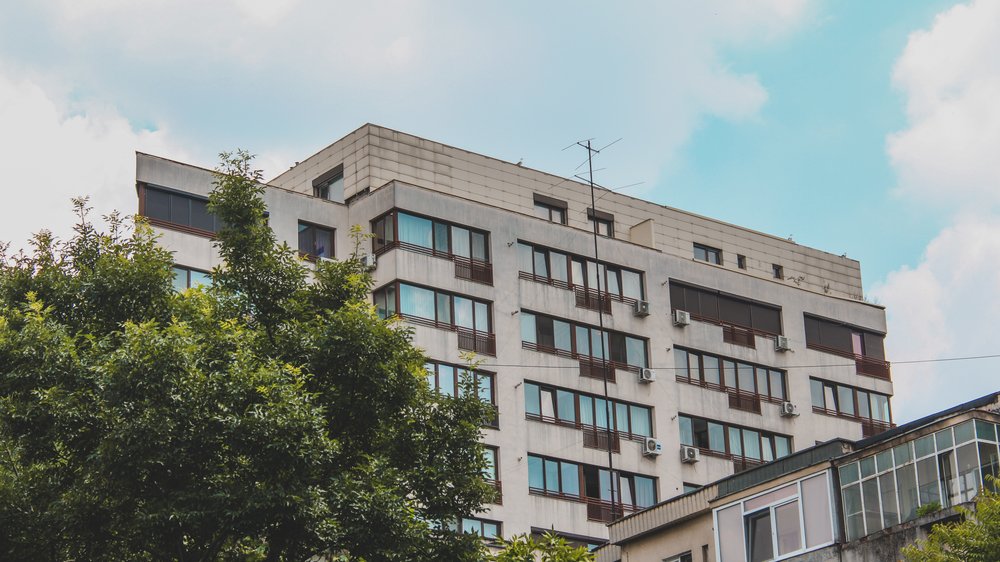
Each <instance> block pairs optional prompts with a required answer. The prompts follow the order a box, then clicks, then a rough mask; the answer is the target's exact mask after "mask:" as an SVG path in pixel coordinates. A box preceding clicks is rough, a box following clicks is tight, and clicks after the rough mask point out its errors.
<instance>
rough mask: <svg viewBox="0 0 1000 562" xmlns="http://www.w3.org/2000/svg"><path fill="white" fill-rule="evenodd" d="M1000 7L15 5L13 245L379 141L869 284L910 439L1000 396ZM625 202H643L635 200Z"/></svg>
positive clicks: (9, 13) (8, 122)
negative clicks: (664, 214)
mask: <svg viewBox="0 0 1000 562" xmlns="http://www.w3.org/2000/svg"><path fill="white" fill-rule="evenodd" d="M997 53H1000V0H969V1H965V2H956V1H954V0H948V1H945V0H880V1H879V2H870V1H863V0H846V1H844V0H839V1H835V0H754V1H744V0H728V1H721V0H720V1H710V0H709V1H699V2H689V1H686V0H664V1H657V2H653V1H647V2H640V1H633V2H613V3H612V2H596V1H573V2H571V1H569V0H562V1H556V0H554V1H551V2H532V1H527V0H522V1H506V2H467V1H464V0H452V1H449V0H436V1H421V0H409V1H404V0H372V1H370V2H334V1H319V0H316V1H311V0H213V1H206V0H197V1H196V0H36V1H32V2H17V1H16V0H0V178H2V180H0V192H2V193H3V195H4V205H3V207H2V212H0V240H6V241H10V242H11V248H13V249H17V248H22V247H25V246H26V245H27V244H28V241H29V239H30V236H31V234H32V233H34V232H37V231H38V230H40V229H43V228H44V229H49V230H52V231H53V232H55V233H56V234H58V235H62V236H65V235H66V234H68V232H69V229H70V226H71V224H72V222H73V215H72V212H71V205H70V198H71V197H74V196H78V195H89V196H90V198H91V199H90V202H91V205H92V206H93V207H94V211H93V213H94V215H102V214H105V213H107V212H109V211H110V210H112V209H119V210H122V211H124V212H134V210H135V208H136V199H135V190H134V173H135V170H134V168H135V164H134V162H135V156H134V153H135V151H137V150H138V151H142V152H149V153H153V154H157V155H161V156H165V157H168V158H173V159H177V160H180V161H184V162H188V163H192V164H197V165H202V166H205V167H213V166H214V164H215V163H216V162H217V160H218V156H217V155H218V153H219V152H221V151H225V150H232V149H234V148H237V147H239V148H246V149H248V150H250V151H251V152H253V153H255V154H257V163H258V166H260V167H261V168H263V169H264V171H265V177H273V176H275V175H277V174H278V173H280V172H281V171H283V170H285V169H287V168H288V167H289V166H291V165H292V164H294V163H295V161H297V160H302V159H304V158H305V157H306V156H308V155H310V154H312V153H314V152H315V151H316V150H318V149H320V148H322V147H323V146H326V145H327V144H329V143H330V142H332V141H333V140H335V139H337V138H339V137H341V136H343V135H344V134H346V133H348V132H350V131H352V130H354V129H356V128H357V127H359V126H360V125H362V124H364V123H366V122H372V123H377V124H380V125H384V126H387V127H391V128H394V129H397V130H401V131H405V132H408V133H412V134H415V135H418V136H421V137H425V138H429V139H433V140H436V141H439V142H443V143H446V144H450V145H453V146H458V147H462V148H465V149H468V150H472V151H475V152H479V153H483V154H488V155H490V156H494V157H497V158H501V159H504V160H509V161H514V162H516V161H519V160H523V161H524V164H525V165H526V166H530V167H533V168H538V169H541V170H544V171H547V172H551V173H555V174H558V175H563V176H571V175H573V174H574V173H577V170H576V168H577V166H578V165H579V164H580V162H581V161H582V159H583V158H584V157H585V155H584V154H582V153H581V152H580V151H574V150H563V148H564V147H566V146H567V145H571V144H572V143H573V142H574V141H577V140H580V139H587V138H593V139H595V140H594V142H595V144H596V145H597V146H604V145H607V144H609V143H611V142H613V141H616V140H618V139H620V140H619V141H618V142H617V143H615V144H614V145H613V146H611V147H609V148H607V149H606V150H604V151H602V153H601V154H600V155H599V156H598V160H597V162H596V167H597V169H598V171H597V175H596V180H597V181H598V182H599V183H600V184H602V185H605V186H608V187H611V188H615V189H617V188H623V189H621V192H622V193H626V194H629V195H633V196H637V197H642V198H645V199H649V200H652V201H655V202H657V203H662V204H665V205H670V206H674V207H679V208H681V209H685V210H689V211H693V212H695V213H699V214H704V215H707V216H711V217H714V218H718V219H721V220H725V221H728V222H732V223H735V224H739V225H742V226H746V227H749V228H753V229H756V230H760V231H763V232H767V233H770V234H774V235H778V236H781V237H791V238H792V239H794V240H795V241H796V242H798V243H800V244H805V245H808V246H812V247H816V248H819V249H822V250H826V251H829V252H831V253H834V254H838V255H839V254H844V253H846V254H847V255H848V256H850V257H852V258H854V259H858V260H860V261H861V264H862V271H863V280H864V285H865V292H866V295H865V296H866V298H867V299H868V300H870V301H872V302H876V303H879V304H881V305H884V306H886V307H887V315H888V328H889V336H888V339H887V353H888V356H889V358H890V359H891V360H892V361H894V363H895V364H894V366H893V379H894V383H895V397H894V399H893V409H894V417H895V420H896V421H897V422H905V421H908V420H911V419H914V418H916V417H919V416H921V415H925V414H928V413H932V412H934V411H937V410H941V409H944V408H946V407H948V406H951V405H954V404H956V403H959V402H962V401H965V400H969V399H972V398H975V397H978V396H981V395H983V394H986V393H988V392H992V391H996V390H1000V384H998V381H1000V378H998V376H997V374H996V373H998V372H1000V359H997V358H984V359H967V360H961V361H932V362H925V361H927V360H938V359H950V358H961V357H978V356H988V355H998V354H1000V338H998V337H997V335H996V333H997V331H996V329H995V328H994V325H995V323H996V319H998V318H1000V103H997V101H996V100H1000V56H996V55H997ZM625 186H630V187H625Z"/></svg>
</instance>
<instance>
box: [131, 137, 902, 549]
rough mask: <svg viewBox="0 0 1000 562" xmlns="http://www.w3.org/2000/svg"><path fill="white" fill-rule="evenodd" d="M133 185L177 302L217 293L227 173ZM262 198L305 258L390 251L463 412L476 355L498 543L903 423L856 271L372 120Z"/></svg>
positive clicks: (150, 160) (385, 305) (876, 311)
mask: <svg viewBox="0 0 1000 562" xmlns="http://www.w3.org/2000/svg"><path fill="white" fill-rule="evenodd" d="M136 175H137V177H136V181H137V192H138V196H139V211H140V213H141V214H143V215H145V216H146V217H148V218H149V221H150V222H151V223H152V224H153V225H154V227H155V228H156V230H157V231H158V232H159V234H160V235H161V239H160V240H161V243H162V244H163V245H164V246H165V247H167V248H168V249H170V250H172V251H173V252H174V256H175V260H176V263H177V268H176V272H177V278H176V279H177V284H178V286H179V287H184V286H189V285H191V284H194V283H199V282H204V281H205V278H206V277H205V272H207V271H208V270H210V269H211V268H212V267H214V266H216V265H219V257H218V255H217V253H216V252H215V251H214V250H213V247H212V236H213V233H214V231H215V228H216V225H215V222H214V219H213V218H212V217H211V215H209V214H208V213H207V211H206V209H205V199H206V197H207V195H208V193H209V192H210V191H211V188H212V180H213V176H212V173H211V172H210V171H209V170H207V169H204V168H200V167H197V166H193V165H188V164H183V163H179V162H174V161H170V160H167V159H163V158H159V157H156V156H152V155H146V154H138V155H137V165H136ZM264 197H265V201H266V203H267V205H268V209H269V211H270V218H269V220H270V223H271V226H272V228H273V229H274V231H275V233H276V234H277V236H278V238H279V239H281V240H285V241H287V242H288V243H289V244H290V245H292V246H293V247H298V249H299V250H300V252H302V253H303V254H304V255H307V256H310V257H313V258H339V257H344V256H347V255H349V254H350V253H351V252H352V251H353V250H354V246H353V244H354V242H353V241H352V240H351V239H350V237H349V236H348V232H349V229H350V227H351V226H352V225H360V226H361V227H362V229H363V230H365V231H366V232H371V233H372V234H374V236H373V238H372V240H371V247H370V248H368V247H366V248H365V251H366V252H368V253H369V259H370V260H371V264H372V265H373V266H374V270H373V273H374V276H375V279H376V285H375V290H374V291H373V295H372V299H373V302H374V303H375V306H376V307H377V309H378V311H379V313H380V314H382V315H384V316H390V315H397V316H399V317H401V318H402V319H403V320H404V321H405V322H408V323H410V324H412V325H413V326H414V329H415V335H414V343H415V344H416V345H417V346H419V347H420V348H422V349H423V350H424V351H425V353H426V356H427V361H428V362H427V367H428V381H429V384H432V385H434V386H435V387H436V388H438V389H439V390H440V391H441V392H446V393H454V392H456V381H457V380H458V377H459V376H460V373H462V372H463V370H464V366H465V365H466V363H465V361H464V360H463V353H464V352H467V351H471V352H475V353H476V354H477V355H478V357H479V359H481V360H482V363H481V365H480V366H479V368H478V371H477V372H476V373H475V376H476V378H477V380H478V381H479V383H480V388H481V390H480V395H481V396H482V398H483V399H484V400H488V401H490V402H491V403H493V404H494V405H495V406H496V409H497V416H496V419H495V420H494V423H493V424H491V425H490V426H489V427H486V428H484V430H483V433H484V438H483V439H484V442H485V443H486V445H487V446H488V451H489V455H490V457H491V460H492V466H493V468H492V470H491V471H490V474H488V475H487V478H488V479H490V480H492V481H493V482H495V484H496V486H497V488H498V489H499V490H501V492H502V493H501V496H500V497H501V499H500V500H499V501H498V503H497V504H495V505H490V506H488V507H487V509H486V511H485V512H483V513H480V514H475V515H474V516H471V517H466V518H463V519H462V520H461V522H460V523H461V526H462V528H464V529H465V530H466V531H469V532H477V533H480V534H482V535H483V536H484V537H485V538H487V539H489V538H490V537H492V536H495V535H504V536H509V535H513V534H518V533H528V532H540V531H542V530H553V531H556V532H558V533H560V534H562V535H564V536H566V537H568V538H571V539H573V540H575V541H578V542H580V543H584V544H592V545H596V544H600V543H603V542H605V541H606V540H607V538H608V530H607V527H606V525H607V523H609V522H610V521H612V520H614V519H617V518H620V517H621V516H623V515H626V514H629V513H632V512H634V511H636V510H639V509H642V508H646V507H649V506H651V505H653V504H655V503H657V502H660V501H662V500H665V499H667V498H671V497H674V496H677V495H679V494H683V493H685V492H688V491H691V490H693V489H696V488H698V487H699V486H703V485H705V484H708V483H710V482H714V481H716V480H718V479H720V478H723V477H726V476H729V475H732V474H734V472H739V471H743V470H746V469H747V468H751V467H754V466H756V465H758V464H761V463H764V462H768V461H771V460H774V459H778V458H782V457H784V456H787V455H789V454H791V453H793V452H795V451H798V450H800V449H804V448H807V447H811V446H812V445H813V444H815V443H816V442H818V441H826V440H829V439H831V438H835V437H843V438H848V439H860V438H863V437H868V436H872V435H875V434H877V433H879V432H882V431H884V430H887V429H889V428H890V427H891V426H892V416H891V411H890V406H889V398H890V396H891V395H892V383H891V380H890V372H889V364H888V363H887V362H886V361H885V357H884V351H883V338H884V335H885V312H884V310H883V308H882V307H879V306H876V305H872V304H870V303H866V302H864V300H863V298H862V296H861V295H862V294H863V290H862V285H861V273H860V265H859V264H858V262H857V261H854V260H851V259H849V258H847V257H844V256H836V255H832V254H828V253H825V252H822V251H819V250H815V249H812V248H808V247H805V246H801V245H799V244H796V243H794V242H792V241H790V240H786V239H783V238H778V237H774V236H770V235H767V234H763V233H759V232H755V231H752V230H748V229H745V228H741V227H739V226H735V225H731V224H727V223H724V222H720V221H717V220H713V219H710V218H707V217H702V216H698V215H695V214H692V213H688V212H684V211H681V210H678V209H673V208H670V207H665V206H661V205H658V204H654V203H651V202H648V201H644V200H641V199H636V198H633V197H628V196H626V195H622V194H619V193H614V192H611V191H607V190H599V191H598V193H597V198H596V199H597V204H596V208H593V207H592V205H591V195H590V191H589V186H586V185H583V184H581V183H579V182H575V181H569V180H567V179H565V178H561V177H558V176H554V175H550V174H547V173H544V172H540V171H537V170H532V169H529V168H525V167H522V166H520V165H517V164H512V163H508V162H503V161H500V160H497V159H494V158H490V157H488V156H483V155H480V154H475V153H472V152H469V151H465V150H462V149H459V148H454V147H451V146H446V145H443V144H440V143H437V142H433V141H429V140H425V139H422V138H419V137H415V136H413V135H409V134H406V133H402V132H398V131H394V130H391V129H387V128H384V127H379V126H376V125H371V124H368V125H364V126H363V127H361V128H359V129H357V130H356V131H354V132H352V133H350V134H348V135H347V136H345V137H344V138H342V139H340V140H338V141H336V142H334V143H333V144H331V145H330V146H328V147H326V148H324V149H322V150H320V151H319V152H317V153H316V154H314V155H312V156H310V157H308V158H306V159H305V160H303V161H301V162H299V163H298V164H297V165H296V166H294V167H293V168H291V169H290V170H288V171H287V172H285V173H283V174H281V175H279V176H278V177H276V178H274V179H272V180H270V182H269V183H268V188H267V189H266V192H265V195H264ZM595 229H596V230H597V232H598V234H599V236H598V237H597V243H596V256H595V241H594V230H595Z"/></svg>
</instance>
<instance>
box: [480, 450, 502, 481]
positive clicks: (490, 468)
mask: <svg viewBox="0 0 1000 562" xmlns="http://www.w3.org/2000/svg"><path fill="white" fill-rule="evenodd" d="M497 454H498V453H497V448H496V447H489V446H486V447H483V458H484V459H485V460H486V467H485V468H483V478H484V479H485V480H486V481H487V482H499V481H500V477H499V476H500V475H499V473H498V472H497Z"/></svg>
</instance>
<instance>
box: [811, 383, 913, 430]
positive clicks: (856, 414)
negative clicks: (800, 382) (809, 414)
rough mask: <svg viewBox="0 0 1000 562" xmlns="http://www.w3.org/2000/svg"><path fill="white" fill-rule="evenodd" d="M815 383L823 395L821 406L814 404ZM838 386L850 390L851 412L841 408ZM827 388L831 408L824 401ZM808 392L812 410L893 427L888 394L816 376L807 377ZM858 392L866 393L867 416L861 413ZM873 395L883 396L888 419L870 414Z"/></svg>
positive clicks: (872, 411) (890, 402) (873, 410)
mask: <svg viewBox="0 0 1000 562" xmlns="http://www.w3.org/2000/svg"><path fill="white" fill-rule="evenodd" d="M815 384H819V385H821V386H822V396H823V405H822V406H817V405H816V395H815V393H814V385H815ZM840 387H843V388H846V389H848V390H850V391H851V395H852V404H851V407H852V409H853V413H851V412H848V411H847V410H846V408H842V407H841V404H840V390H839V389H840ZM827 388H830V389H832V391H833V392H832V396H833V400H834V404H833V408H829V407H828V406H830V405H829V404H827V403H826V389H827ZM809 392H810V404H812V408H813V412H816V413H818V414H824V415H827V416H835V417H838V418H848V419H852V420H857V421H865V422H871V423H874V424H881V425H885V426H886V427H887V428H888V427H893V422H892V400H891V398H892V396H891V395H889V394H883V393H881V392H876V391H874V390H869V389H867V388H859V387H856V386H852V385H849V384H841V383H839V382H835V381H830V380H826V379H820V378H816V377H809ZM860 393H864V394H867V395H868V415H867V416H864V415H861V394H860ZM873 396H880V397H882V398H885V402H886V405H887V406H888V408H889V412H888V416H889V419H888V420H882V419H879V418H876V417H875V416H873V415H872V414H873V413H874V412H875V408H874V407H873V406H874V404H875V401H874V400H873V398H872V397H873Z"/></svg>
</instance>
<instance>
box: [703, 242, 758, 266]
mask: <svg viewBox="0 0 1000 562" xmlns="http://www.w3.org/2000/svg"><path fill="white" fill-rule="evenodd" d="M694 259H696V260H701V261H707V262H708V263H714V264H715V265H722V250H720V249H718V248H713V247H711V246H704V245H702V244H695V245H694ZM744 265H745V264H744Z"/></svg>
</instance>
